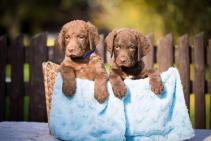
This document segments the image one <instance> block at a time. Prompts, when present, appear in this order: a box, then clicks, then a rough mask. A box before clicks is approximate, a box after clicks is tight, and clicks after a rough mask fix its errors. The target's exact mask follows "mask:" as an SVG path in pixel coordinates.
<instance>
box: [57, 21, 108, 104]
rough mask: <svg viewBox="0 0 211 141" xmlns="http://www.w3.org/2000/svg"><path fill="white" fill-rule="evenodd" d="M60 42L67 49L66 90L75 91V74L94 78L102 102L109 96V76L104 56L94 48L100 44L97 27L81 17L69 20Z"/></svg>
mask: <svg viewBox="0 0 211 141" xmlns="http://www.w3.org/2000/svg"><path fill="white" fill-rule="evenodd" d="M58 42H59V45H60V47H61V48H62V49H63V51H64V52H65V58H64V60H63V61H62V63H61V65H60V72H61V75H62V78H63V86H62V90H63V92H64V94H65V95H67V96H71V95H73V94H74V92H75V89H76V80H75V78H76V77H78V78H82V79H88V80H94V81H95V88H94V96H95V98H96V99H97V100H98V101H99V102H100V103H102V102H104V101H105V100H106V98H107V89H106V82H107V76H106V73H105V71H104V67H103V60H102V58H101V57H100V56H99V55H98V54H97V52H96V51H95V49H96V48H98V47H100V37H99V34H98V32H97V29H96V27H95V26H94V25H92V24H91V23H89V22H85V21H81V20H75V21H71V22H68V23H66V24H65V25H64V26H63V27H62V29H61V31H60V33H59V37H58Z"/></svg>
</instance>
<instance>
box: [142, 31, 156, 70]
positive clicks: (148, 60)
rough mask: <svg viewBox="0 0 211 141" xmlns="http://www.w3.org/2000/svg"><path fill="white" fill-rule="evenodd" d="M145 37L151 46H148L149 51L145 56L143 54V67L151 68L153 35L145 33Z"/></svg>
mask: <svg viewBox="0 0 211 141" xmlns="http://www.w3.org/2000/svg"><path fill="white" fill-rule="evenodd" d="M147 38H148V40H149V41H150V43H151V44H152V46H151V48H150V52H149V53H148V54H147V55H146V56H144V58H143V59H144V63H145V67H146V68H147V69H152V68H153V65H154V35H153V34H152V33H151V34H149V35H147Z"/></svg>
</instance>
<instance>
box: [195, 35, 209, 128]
mask: <svg viewBox="0 0 211 141" xmlns="http://www.w3.org/2000/svg"><path fill="white" fill-rule="evenodd" d="M203 39H204V33H199V34H197V35H196V36H194V38H193V52H194V53H193V58H194V72H195V73H194V81H193V92H194V94H195V128H197V129H198V128H199V129H203V128H205V123H206V120H205V94H204V92H205V56H204V53H205V52H204V43H203Z"/></svg>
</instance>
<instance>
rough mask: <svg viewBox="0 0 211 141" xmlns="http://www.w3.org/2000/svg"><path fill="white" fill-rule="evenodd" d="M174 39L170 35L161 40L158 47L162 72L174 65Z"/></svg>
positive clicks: (158, 59) (158, 61)
mask: <svg viewBox="0 0 211 141" xmlns="http://www.w3.org/2000/svg"><path fill="white" fill-rule="evenodd" d="M173 56H174V55H173V37H172V34H168V35H166V36H165V37H163V38H161V39H160V42H159V44H158V47H157V63H158V64H159V70H160V71H161V72H163V71H166V70H167V69H168V68H169V67H170V66H172V65H173Z"/></svg>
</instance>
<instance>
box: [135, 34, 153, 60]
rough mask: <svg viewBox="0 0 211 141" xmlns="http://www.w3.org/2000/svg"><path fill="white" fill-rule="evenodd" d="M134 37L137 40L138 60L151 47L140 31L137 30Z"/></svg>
mask: <svg viewBox="0 0 211 141" xmlns="http://www.w3.org/2000/svg"><path fill="white" fill-rule="evenodd" d="M136 37H137V40H138V61H141V59H142V57H144V56H145V55H147V53H148V52H149V51H150V49H151V46H152V44H151V42H150V41H149V40H148V39H147V37H146V36H144V35H143V34H142V33H140V32H137V33H136Z"/></svg>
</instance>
